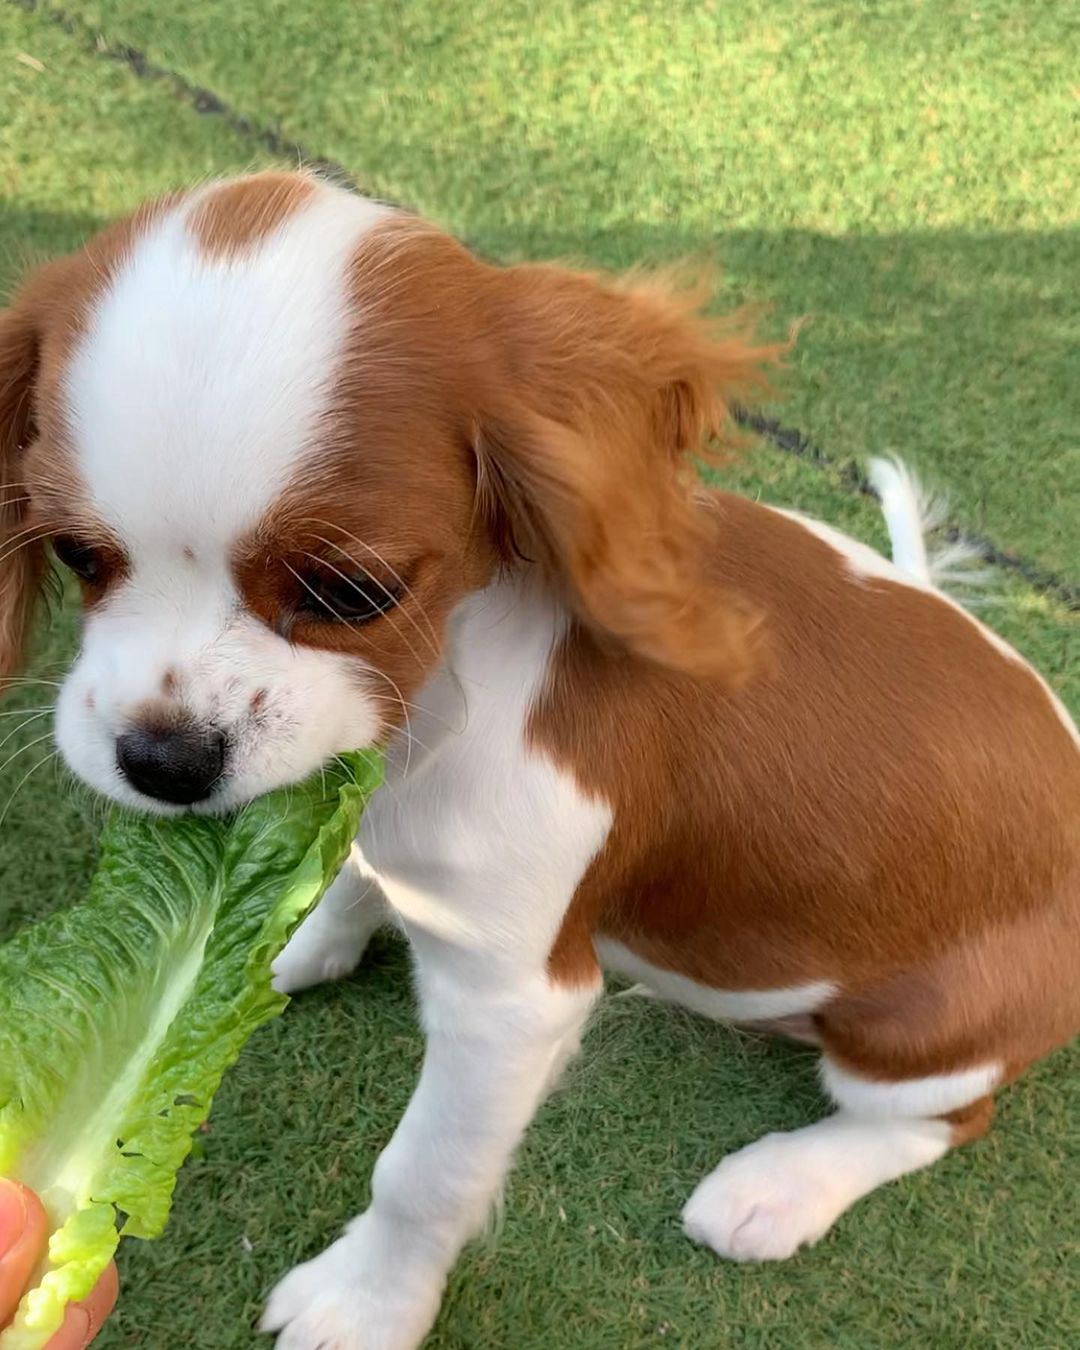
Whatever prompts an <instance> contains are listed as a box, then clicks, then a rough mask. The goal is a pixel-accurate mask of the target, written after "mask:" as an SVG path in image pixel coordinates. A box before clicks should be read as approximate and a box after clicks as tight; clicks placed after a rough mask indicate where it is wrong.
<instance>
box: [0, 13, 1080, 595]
mask: <svg viewBox="0 0 1080 1350" xmlns="http://www.w3.org/2000/svg"><path fill="white" fill-rule="evenodd" d="M8 3H9V4H11V5H13V6H15V7H16V8H18V9H21V10H24V11H26V12H28V13H32V14H37V15H40V16H42V17H43V18H45V19H47V20H48V21H49V22H51V23H54V24H56V25H57V26H58V27H59V28H60V29H61V30H62V31H63V32H64V33H65V34H66V35H67V36H69V37H72V38H75V39H77V40H79V41H80V42H81V43H82V44H83V45H84V47H85V48H86V50H87V51H88V52H89V53H90V54H91V55H92V56H94V57H98V58H104V59H105V60H109V61H117V62H120V63H122V64H123V65H126V66H127V67H128V69H129V70H130V71H131V72H132V74H133V75H134V76H135V77H136V79H140V80H148V81H153V82H156V83H160V84H162V85H163V86H164V87H165V88H166V89H168V91H169V92H170V93H171V94H172V96H173V97H174V98H176V99H177V100H179V101H181V102H184V103H186V104H187V105H188V106H190V107H191V108H192V109H194V111H195V112H197V113H199V114H200V115H202V116H209V117H218V118H220V119H221V120H222V121H223V122H224V124H225V125H226V126H228V127H229V128H230V129H231V130H232V131H234V132H236V133H237V135H239V136H241V137H243V138H244V139H246V140H249V141H251V142H252V143H253V144H254V145H257V146H258V147H259V148H260V149H263V150H266V151H268V152H269V153H270V154H272V155H276V156H279V157H280V158H282V159H286V160H292V161H294V162H295V163H297V164H298V165H302V166H304V167H307V168H311V169H314V170H316V171H318V172H321V173H323V174H326V175H327V176H328V177H330V178H332V179H334V180H335V181H337V182H340V183H342V184H343V185H344V186H346V187H348V188H349V189H350V190H353V191H363V189H362V188H361V187H359V186H358V185H357V183H356V179H355V177H354V175H353V174H352V173H351V172H350V170H348V169H346V168H345V166H344V165H343V164H341V163H339V162H338V161H337V160H334V159H330V158H329V157H327V156H325V155H319V154H314V153H312V152H311V151H310V150H309V149H307V148H306V147H305V146H304V145H303V144H302V143H301V142H300V141H296V140H293V139H291V138H290V137H287V136H282V135H281V134H280V133H279V132H277V131H275V130H274V128H273V127H269V126H266V125H264V124H262V123H260V122H257V121H256V120H255V119H254V118H251V117H248V116H247V115H246V114H244V113H242V112H240V111H238V110H237V109H236V108H234V107H233V106H232V105H231V104H230V103H229V102H228V101H227V100H226V99H224V98H222V97H221V96H220V95H219V94H216V93H214V91H213V90H211V89H207V88H206V87H205V86H203V85H198V84H195V83H193V82H192V81H190V80H188V79H186V78H185V77H184V76H183V75H181V74H180V73H179V72H177V71H175V70H172V69H170V68H169V67H167V66H163V65H160V64H158V63H157V62H154V61H151V60H150V59H149V57H148V56H147V55H146V53H145V52H143V51H141V50H140V49H139V48H137V47H134V46H132V45H130V44H129V43H126V42H113V41H112V40H111V39H110V38H108V37H107V36H106V35H105V34H104V33H102V32H101V31H100V30H99V29H96V28H94V27H91V26H90V25H88V24H87V23H85V22H84V21H83V20H82V19H80V18H79V17H77V16H76V15H73V14H71V13H70V12H69V11H67V10H65V9H62V8H60V7H58V6H55V5H50V4H42V3H40V0H8ZM368 195H372V194H368ZM375 195H377V194H375ZM395 204H396V205H401V203H395ZM732 412H733V415H734V416H735V419H736V420H737V421H738V422H739V423H740V424H741V425H743V426H745V427H747V428H749V429H750V430H752V431H754V432H755V433H756V434H757V435H759V436H761V437H762V438H763V439H764V440H766V441H768V443H769V444H770V445H772V446H774V447H775V448H776V449H778V450H780V451H782V452H783V453H784V454H789V455H796V456H798V457H799V458H800V459H803V460H806V461H808V462H810V463H812V464H814V465H816V466H817V467H819V468H823V469H824V468H827V469H833V470H836V471H837V472H838V475H839V479H840V483H841V486H842V487H843V488H845V489H846V490H847V491H850V492H855V493H857V494H859V495H861V496H867V497H871V498H875V499H876V497H877V493H876V492H875V491H874V488H873V487H872V485H871V484H870V481H869V479H868V478H867V477H866V475H865V474H864V473H863V471H862V470H861V469H860V468H859V466H858V465H857V464H856V463H855V461H853V460H844V461H841V460H837V459H835V458H834V457H832V456H830V455H828V454H826V452H825V451H823V450H821V449H820V448H819V447H818V446H816V445H814V444H813V443H812V442H811V441H810V440H809V439H808V438H807V437H806V436H804V435H803V433H802V432H801V431H799V430H798V429H797V428H792V427H786V426H784V425H783V424H782V423H781V422H779V421H778V420H777V419H775V418H771V417H767V416H765V415H764V414H762V413H757V412H751V411H749V410H747V409H745V408H734V409H733V410H732ZM943 537H944V538H946V539H947V540H948V541H949V542H959V543H962V544H964V545H966V546H967V547H969V548H970V549H972V550H973V551H974V553H975V554H976V555H977V556H978V557H979V558H980V559H981V560H982V561H983V562H985V563H988V564H990V565H991V566H994V567H999V568H1001V569H1002V570H1004V571H1007V572H1012V573H1014V574H1015V575H1017V576H1019V577H1022V578H1023V579H1024V581H1026V582H1027V583H1028V585H1029V586H1030V587H1031V588H1032V590H1034V591H1037V592H1040V593H1042V594H1044V595H1047V596H1050V597H1052V598H1054V599H1056V600H1058V601H1059V602H1060V603H1061V604H1062V605H1064V607H1065V608H1066V609H1067V610H1068V611H1070V612H1071V613H1080V585H1074V584H1072V583H1070V582H1069V581H1067V580H1065V579H1064V578H1063V577H1060V576H1058V575H1056V574H1055V573H1054V572H1051V571H1049V570H1047V569H1045V568H1042V567H1040V566H1039V565H1038V564H1037V563H1034V562H1032V561H1031V560H1030V559H1028V558H1025V557H1023V556H1022V555H1020V554H1017V553H1013V552H1010V551H1009V550H1007V549H1003V548H1001V547H1000V546H999V545H998V544H996V543H995V542H994V540H993V539H992V538H990V537H989V535H986V534H983V533H979V532H974V531H971V530H968V529H966V528H964V527H962V526H958V525H949V526H947V527H946V528H945V530H944V531H943Z"/></svg>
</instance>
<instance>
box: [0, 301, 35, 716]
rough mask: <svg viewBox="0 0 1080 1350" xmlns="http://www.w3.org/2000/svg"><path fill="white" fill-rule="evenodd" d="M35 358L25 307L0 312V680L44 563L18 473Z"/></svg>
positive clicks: (27, 433)
mask: <svg viewBox="0 0 1080 1350" xmlns="http://www.w3.org/2000/svg"><path fill="white" fill-rule="evenodd" d="M37 360H38V335H37V329H36V324H35V321H34V318H33V312H32V310H31V308H30V306H28V305H25V304H23V305H20V304H18V303H16V304H15V305H14V306H13V307H12V308H11V309H6V310H0V679H2V677H4V676H7V675H10V674H11V672H12V671H13V670H15V669H16V667H17V665H18V663H19V659H20V657H21V654H22V650H23V645H24V642H25V639H26V633H27V629H28V628H29V625H30V615H31V611H32V609H33V604H34V600H35V598H36V596H37V592H38V588H39V583H40V579H41V576H42V574H43V572H44V566H45V555H44V548H43V546H42V545H41V543H40V541H39V540H37V539H36V538H35V534H34V531H33V529H32V528H30V527H28V525H27V518H28V516H27V510H26V505H27V494H26V487H25V483H24V478H25V475H24V473H23V451H24V449H25V448H26V446H27V444H28V443H29V442H30V441H31V440H32V439H33V437H34V434H35V432H34V423H33V402H34V397H33V396H34V387H33V386H34V377H35V374H36V371H37ZM2 691H3V685H2V683H0V692H2Z"/></svg>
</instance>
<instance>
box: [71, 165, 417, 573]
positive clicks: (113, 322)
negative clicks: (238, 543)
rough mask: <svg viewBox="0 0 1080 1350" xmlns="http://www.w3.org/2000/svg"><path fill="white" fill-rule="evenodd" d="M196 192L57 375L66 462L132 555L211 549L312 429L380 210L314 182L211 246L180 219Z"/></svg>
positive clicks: (258, 501)
mask: <svg viewBox="0 0 1080 1350" xmlns="http://www.w3.org/2000/svg"><path fill="white" fill-rule="evenodd" d="M212 190H213V189H207V190H206V191H212ZM204 196H205V192H204V193H203V194H196V195H195V196H194V197H193V198H192V199H190V200H189V201H187V202H185V203H184V204H183V205H181V206H180V207H178V208H176V209H175V210H173V211H171V212H169V213H168V214H167V215H165V216H164V217H163V218H162V219H161V220H159V221H158V222H156V223H155V224H154V226H153V227H152V228H151V229H150V231H149V232H148V233H147V234H146V235H144V236H143V237H142V238H140V239H139V241H138V243H137V244H136V246H135V248H134V249H133V251H132V253H131V255H130V256H129V258H128V259H127V260H126V262H125V263H124V265H123V267H122V268H121V270H120V271H119V272H118V274H117V276H116V278H115V280H114V281H113V282H112V284H111V285H110V287H109V289H108V290H107V291H106V292H104V294H103V296H102V298H101V300H100V301H99V303H98V305H97V307H96V309H95V311H94V312H93V314H92V317H91V320H90V323H89V327H88V332H87V334H86V337H85V338H84V340H83V341H82V342H81V344H80V346H79V348H78V351H77V353H76V355H75V357H74V359H73V361H72V364H71V369H70V372H69V375H68V380H67V396H68V401H69V406H70V417H71V433H72V438H73V441H74V450H75V454H76V457H77V461H78V464H79V467H80V469H81V470H82V473H83V475H84V478H85V480H86V482H87V483H88V485H89V488H90V491H91V494H92V496H93V498H94V501H95V505H96V507H97V509H98V511H99V512H100V513H101V514H102V515H103V516H104V517H105V519H106V520H107V521H108V523H109V524H111V525H112V526H113V528H114V529H116V531H117V532H118V534H119V535H120V537H121V539H122V540H123V542H124V543H125V545H126V546H127V547H128V548H129V549H131V550H132V551H133V553H134V555H135V556H136V558H137V557H138V555H139V553H140V552H142V551H144V550H152V549H157V548H171V547H184V546H188V545H191V546H194V547H203V548H205V547H209V548H211V549H213V550H214V551H218V550H219V549H221V548H226V547H228V544H229V543H230V541H231V540H232V539H234V538H235V537H236V536H237V535H238V534H240V533H242V532H243V531H245V530H246V529H249V528H251V526H253V525H254V524H256V523H257V521H258V520H259V518H260V516H261V515H262V514H263V512H264V511H265V510H266V508H267V507H268V506H269V505H270V504H271V503H272V502H273V500H274V498H275V496H276V494H277V493H278V492H279V491H280V490H281V488H282V487H283V485H284V484H285V483H286V482H287V481H288V480H289V478H290V477H291V476H292V474H293V472H294V471H295V469H296V466H297V463H298V460H299V459H300V458H301V457H302V455H303V453H304V451H305V449H307V448H308V447H309V446H310V445H311V444H312V443H313V442H314V441H315V439H316V438H317V436H318V434H319V422H320V415H321V414H322V413H323V412H324V411H325V409H326V405H327V398H328V393H329V390H330V388H331V386H332V383H333V380H334V377H335V373H336V370H337V365H338V361H339V358H340V354H341V352H342V348H343V344H344V341H345V338H346V335H347V333H348V329H349V325H350V313H349V299H348V295H347V288H346V272H347V267H348V263H349V260H350V258H351V256H352V255H353V253H354V252H355V250H356V247H357V244H358V242H359V240H360V239H361V238H362V237H363V235H364V234H366V233H367V232H368V231H369V230H370V229H372V228H373V227H374V226H375V225H377V224H378V223H380V222H381V221H383V220H385V219H386V218H387V217H388V216H389V215H391V214H392V211H391V208H389V207H385V206H381V205H379V204H377V203H374V202H370V201H367V200H365V199H364V198H362V197H357V196H354V195H352V194H350V193H347V192H345V191H343V190H341V189H337V188H333V187H330V186H328V185H325V184H320V185H318V187H317V190H316V191H315V192H314V193H313V194H312V195H311V196H310V198H308V199H307V200H306V201H304V202H302V203H301V204H300V206H299V208H298V210H297V211H296V212H294V213H293V214H291V215H289V216H287V217H286V219H285V220H284V221H283V222H282V224H281V225H280V226H278V228H276V229H275V230H273V231H271V232H270V233H269V234H268V235H267V236H266V237H264V238H263V239H261V240H259V241H258V242H256V243H255V244H254V245H253V246H252V248H251V249H250V250H245V251H243V252H240V253H238V254H235V255H231V256H227V257H220V256H217V257H215V256H208V255H207V254H206V253H205V252H204V251H203V250H202V248H201V247H200V245H199V242H198V240H197V239H196V238H195V237H194V236H193V235H192V233H191V232H190V231H189V221H190V219H191V216H192V213H193V211H194V210H195V209H196V208H197V206H198V204H199V202H200V201H201V200H202V199H203V197H204Z"/></svg>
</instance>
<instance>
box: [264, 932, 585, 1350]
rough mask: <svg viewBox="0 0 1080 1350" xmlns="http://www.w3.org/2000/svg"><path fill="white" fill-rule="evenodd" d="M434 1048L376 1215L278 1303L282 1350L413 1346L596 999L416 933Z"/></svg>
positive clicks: (382, 1167) (291, 1278)
mask: <svg viewBox="0 0 1080 1350" xmlns="http://www.w3.org/2000/svg"><path fill="white" fill-rule="evenodd" d="M413 936H414V950H415V952H416V959H417V968H418V976H419V979H418V984H419V990H420V996H421V1003H422V1010H423V1019H424V1024H425V1030H426V1032H427V1048H426V1052H425V1056H424V1066H423V1070H422V1072H421V1075H420V1082H419V1084H418V1086H417V1089H416V1092H415V1093H414V1095H413V1098H412V1100H411V1102H410V1103H409V1106H408V1109H407V1110H406V1112H405V1115H404V1117H403V1118H402V1121H401V1123H400V1125H399V1126H398V1128H397V1130H396V1132H395V1134H394V1136H393V1138H392V1139H391V1141H390V1143H389V1144H388V1145H387V1147H386V1149H385V1150H384V1151H383V1153H382V1155H381V1156H380V1158H379V1160H378V1162H377V1163H376V1165H375V1172H374V1177H373V1182H372V1198H371V1205H370V1207H369V1209H368V1210H367V1211H366V1213H364V1214H362V1215H360V1216H359V1217H358V1218H356V1219H354V1220H353V1221H352V1223H351V1224H350V1225H349V1227H348V1229H347V1230H346V1232H345V1234H344V1236H343V1237H341V1238H339V1239H338V1241H337V1242H335V1243H334V1244H333V1245H332V1246H331V1247H329V1248H327V1250H326V1251H324V1252H323V1253H322V1254H321V1255H320V1256H318V1257H316V1258H315V1260H313V1261H309V1262H307V1263H306V1264H305V1265H302V1266H298V1267H297V1268H296V1269H295V1270H293V1271H292V1272H290V1274H288V1275H287V1276H286V1277H285V1278H284V1280H282V1281H281V1283H280V1284H279V1285H278V1286H277V1288H276V1289H275V1290H274V1292H273V1294H272V1295H271V1297H270V1301H269V1304H268V1305H267V1310H266V1315H265V1317H264V1319H263V1324H262V1325H263V1329H264V1330H267V1331H278V1332H280V1336H279V1340H278V1346H279V1348H280V1350H316V1347H321V1348H322V1350H330V1347H333V1348H334V1350H414V1347H416V1346H418V1345H419V1344H420V1343H421V1341H422V1340H423V1338H424V1336H425V1334H426V1333H427V1331H428V1330H429V1328H430V1327H431V1324H432V1322H433V1321H434V1319H435V1315H436V1313H437V1312H438V1308H439V1301H440V1298H441V1296H442V1291H443V1286H444V1284H445V1281H446V1276H447V1274H448V1272H449V1270H450V1267H451V1266H452V1265H453V1263H454V1261H455V1259H456V1257H457V1255H458V1253H459V1252H460V1250H461V1248H462V1246H463V1245H464V1243H465V1242H466V1241H468V1239H469V1238H470V1237H472V1236H473V1235H474V1234H475V1233H477V1232H478V1231H479V1229H480V1228H481V1227H482V1226H483V1223H484V1221H485V1217H486V1214H487V1212H488V1209H489V1207H490V1205H491V1204H492V1201H493V1200H494V1199H495V1197H496V1196H497V1194H498V1191H499V1187H500V1184H501V1182H502V1179H503V1176H504V1175H505V1173H506V1171H507V1169H508V1167H509V1165H510V1161H511V1157H512V1154H513V1151H514V1148H515V1146H516V1145H517V1143H518V1140H519V1139H520V1138H521V1135H522V1132H523V1131H524V1129H525V1127H526V1125H527V1124H528V1123H529V1120H530V1119H531V1117H532V1115H533V1113H534V1111H535V1110H536V1108H537V1106H538V1105H539V1103H540V1101H541V1100H542V1098H543V1096H544V1093H545V1091H546V1090H547V1088H548V1087H549V1086H550V1085H551V1083H552V1082H553V1081H554V1079H555V1077H556V1076H557V1074H558V1072H559V1069H560V1068H561V1067H562V1065H563V1064H564V1063H565V1061H566V1059H567V1058H568V1057H569V1055H570V1054H572V1053H573V1051H574V1050H575V1049H576V1047H577V1044H578V1039H579V1037H580V1033H581V1029H582V1026H583V1024H584V1021H585V1018H586V1016H587V1014H588V1011H589V1008H590V1007H591V1005H592V1002H593V1000H594V998H595V996H596V994H597V993H598V992H599V988H600V985H599V976H597V981H596V983H595V984H591V985H590V986H589V987H587V988H566V987H562V986H560V985H558V984H556V983H554V982H553V981H552V980H551V979H550V977H549V975H548V973H547V970H546V967H545V966H543V965H537V966H536V967H535V968H531V969H527V970H520V969H517V970H515V969H514V967H513V965H510V966H503V965H501V964H500V962H499V960H498V958H495V959H493V958H492V956H491V954H485V953H483V952H467V951H463V950H462V948H461V947H459V946H454V945H452V944H450V943H445V942H441V941H432V939H431V937H430V935H417V934H414V935H413Z"/></svg>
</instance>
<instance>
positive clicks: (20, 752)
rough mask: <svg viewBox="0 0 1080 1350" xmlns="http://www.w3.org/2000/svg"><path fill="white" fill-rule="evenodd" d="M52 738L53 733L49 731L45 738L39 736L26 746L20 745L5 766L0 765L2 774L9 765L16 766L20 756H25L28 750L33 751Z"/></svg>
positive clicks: (5, 761)
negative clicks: (15, 763) (36, 746)
mask: <svg viewBox="0 0 1080 1350" xmlns="http://www.w3.org/2000/svg"><path fill="white" fill-rule="evenodd" d="M51 736H52V732H51V731H47V732H46V733H45V734H44V736H37V737H35V738H34V739H33V740H32V741H27V742H26V744H25V745H20V746H19V748H18V750H16V751H15V752H14V754H11V755H8V757H7V759H5V760H4V762H3V764H0V773H3V772H4V770H5V769H6V768H7V767H8V765H9V764H14V762H15V761H16V760H17V759H18V758H19V756H20V755H25V754H26V752H27V750H32V749H33V747H34V746H35V745H40V744H41V742H42V741H47V740H49V739H50V738H51Z"/></svg>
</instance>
